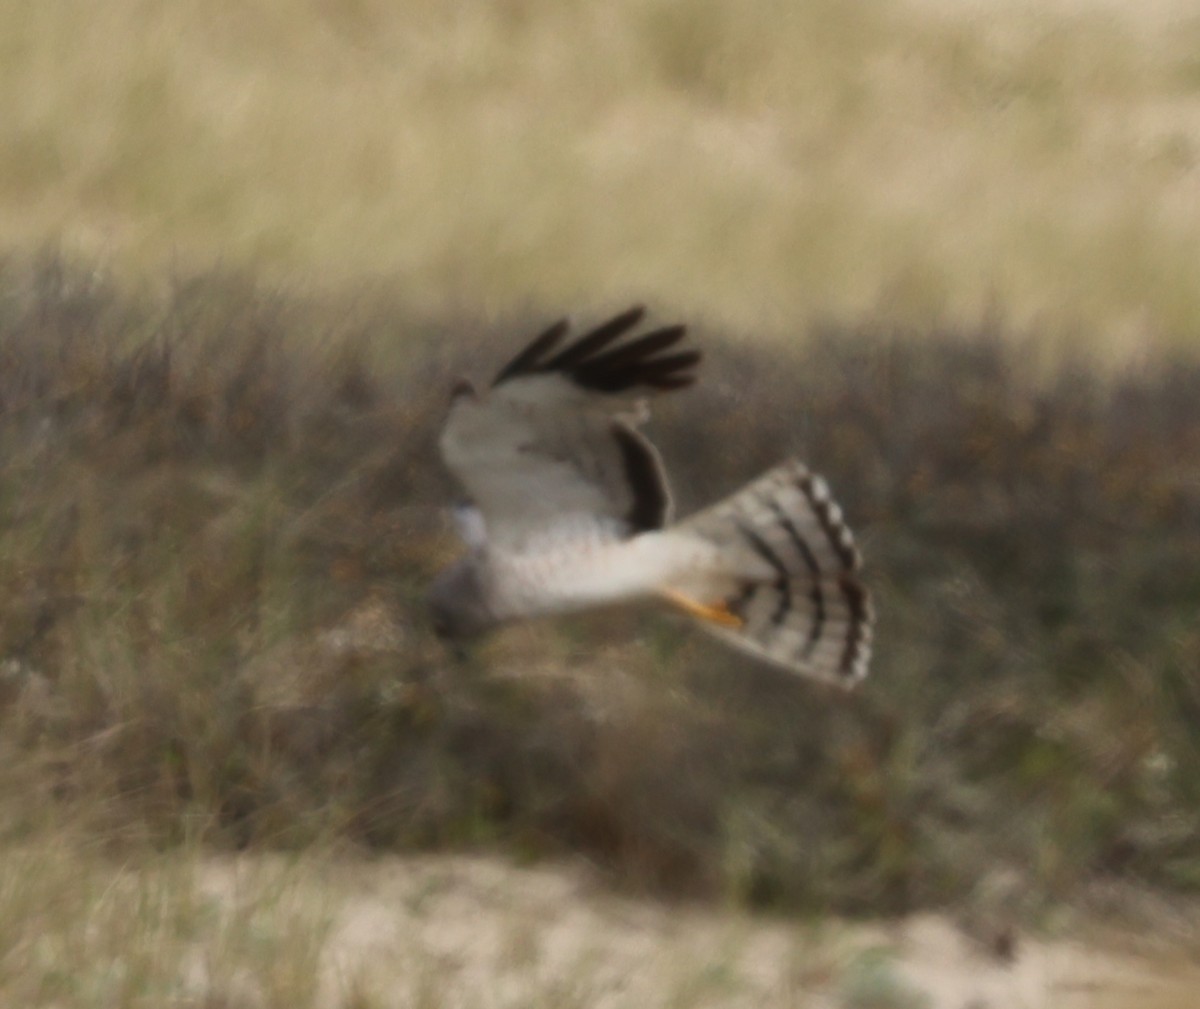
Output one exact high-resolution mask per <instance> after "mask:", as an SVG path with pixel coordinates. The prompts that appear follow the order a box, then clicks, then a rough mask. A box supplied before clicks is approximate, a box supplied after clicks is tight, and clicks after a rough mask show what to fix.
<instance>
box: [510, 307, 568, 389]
mask: <svg viewBox="0 0 1200 1009" xmlns="http://www.w3.org/2000/svg"><path fill="white" fill-rule="evenodd" d="M570 328H571V321H570V320H569V319H559V320H558V322H556V323H554V324H553V325H551V326H549V327H547V328H546V329H545V330H543V331H542V332H541V333H539V334H538V335H537V336H535V337H534V338H533V339H532V340H531V341H530V342H529V344H528V346H526V347H525V349H524V350H522V351H521V353H519V354H518V355H517V356H516V357H514V358H513V359H512V360H511V361H509V362H508V364H506V365H505V366H504V367H503V368H501V369H500V371H499V372H498V373H497V374H496V377H495V378H494V379H493V380H492V385H493V386H497V385H499V384H500V383H501V382H505V381H507V380H508V379H510V378H516V377H517V376H518V375H527V374H530V373H532V372H535V371H541V370H542V368H541V366H540V362H541V359H542V358H543V357H545V356H546V355H547V354H549V353H550V351H552V350H553V349H554V348H555V347H557V346H558V345H559V344H560V343H562V338H563V337H564V336H566V335H567V330H568V329H570Z"/></svg>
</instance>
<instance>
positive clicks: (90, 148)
mask: <svg viewBox="0 0 1200 1009" xmlns="http://www.w3.org/2000/svg"><path fill="white" fill-rule="evenodd" d="M992 6H994V5H967V6H966V7H960V6H959V5H957V4H939V3H933V2H924V3H918V2H915V0H914V2H911V3H907V4H906V3H901V2H890V3H878V4H871V5H870V6H869V7H867V8H860V7H858V6H847V5H846V4H842V3H834V2H817V3H810V4H803V5H797V4H794V3H791V2H786V0H759V2H756V3H753V4H740V5H732V4H726V3H721V2H717V0H713V2H706V3H702V4H691V5H689V6H688V8H687V11H686V13H683V12H681V11H680V10H678V9H677V6H676V5H674V4H671V3H667V2H662V0H651V2H643V0H621V2H616V3H611V4H605V5H604V6H603V7H602V8H598V7H595V6H594V5H581V4H560V3H557V2H553V0H513V2H508V3H503V4H489V5H478V4H476V5H469V4H442V3H406V4H394V3H386V2H382V0H354V2H350V0H340V2H338V0H331V2H320V3H318V2H314V3H310V4H303V5H298V4H294V3H285V2H282V0H275V2H263V3H258V4H254V5H243V4H235V3H229V2H223V0H186V2H180V3H174V4H169V5H168V4H147V3H143V2H139V0H115V2H112V3H106V4H103V5H90V6H87V7H84V8H81V7H80V5H78V4H73V3H66V2H61V0H53V2H48V3H40V4H36V5H29V4H25V5H19V4H8V5H5V6H4V8H3V9H2V10H0V106H2V107H3V108H4V109H5V110H6V111H5V115H4V116H0V217H2V218H3V219H4V221H5V235H4V241H5V242H6V243H9V244H16V245H25V246H28V245H29V244H31V243H39V242H43V241H46V240H50V241H57V242H61V243H62V245H63V246H64V247H65V248H66V249H68V250H72V251H80V250H81V251H83V252H85V253H88V254H89V255H95V254H103V255H106V256H111V257H112V259H113V260H114V261H115V262H116V263H117V264H118V265H120V266H121V267H122V268H134V269H137V270H139V271H141V272H143V273H145V274H148V275H150V276H158V275H159V274H160V271H161V267H162V264H163V263H164V261H170V262H182V263H183V264H185V265H191V266H195V265H196V264H204V265H207V264H209V263H211V262H212V261H214V260H218V259H219V260H220V261H222V262H226V263H234V264H253V265H254V267H255V268H256V269H259V268H263V267H270V268H273V269H276V270H278V271H280V272H281V273H285V274H288V275H292V276H294V275H296V274H297V273H299V274H301V275H306V276H309V277H313V278H321V279H322V280H327V279H330V278H332V279H334V280H336V279H338V278H345V277H347V276H355V277H360V276H363V275H364V274H371V275H378V276H380V277H384V278H386V279H387V282H388V283H389V284H391V285H395V286H396V287H397V288H398V289H400V290H401V291H402V292H403V294H404V296H405V297H406V298H407V299H408V300H409V302H410V303H420V304H422V305H424V306H426V307H427V308H432V309H435V310H436V309H442V308H444V307H446V306H448V305H449V306H455V305H461V304H467V305H469V306H478V305H483V306H489V307H492V308H500V309H512V308H514V307H526V306H529V305H533V306H539V307H549V308H557V307H559V306H561V305H562V304H563V303H564V302H567V301H582V302H584V303H587V304H593V303H596V302H597V301H603V300H605V299H607V298H610V297H614V296H618V297H622V298H623V297H627V296H628V295H629V294H631V293H639V294H643V295H648V296H652V297H653V298H654V299H655V300H656V301H659V302H664V301H665V302H667V303H672V304H676V305H684V306H687V308H688V310H689V312H690V313H695V312H700V313H701V314H703V315H705V316H707V317H709V318H712V319H714V320H724V321H726V322H732V323H735V324H737V325H738V326H739V327H740V328H744V329H749V328H752V327H760V328H763V329H765V330H768V331H775V332H795V322H796V320H797V319H804V318H808V317H811V316H814V315H817V316H826V315H834V316H837V317H847V316H850V317H859V316H861V315H862V314H863V313H865V312H869V313H878V314H881V315H883V316H884V317H886V318H890V319H894V320H907V321H914V322H925V321H928V320H931V319H938V320H942V321H947V322H953V321H956V320H957V321H966V322H968V323H972V322H974V321H976V320H978V319H979V318H980V317H981V316H982V315H983V314H984V313H987V312H990V311H1000V312H1002V313H1004V314H1005V315H1006V316H1009V317H1011V318H1013V319H1015V320H1017V322H1018V323H1019V324H1023V323H1025V322H1027V321H1029V320H1038V321H1039V328H1040V329H1041V330H1042V331H1043V332H1055V333H1060V332H1065V333H1067V334H1068V335H1069V334H1071V333H1073V332H1074V333H1078V334H1082V336H1081V339H1083V340H1084V341H1086V344H1087V345H1088V346H1089V347H1090V348H1092V349H1095V350H1097V351H1100V352H1103V351H1105V350H1115V351H1116V352H1118V353H1119V354H1121V355H1122V356H1123V355H1126V354H1128V353H1129V352H1131V351H1132V350H1136V349H1137V347H1138V345H1139V344H1140V342H1141V341H1142V340H1143V339H1145V338H1146V337H1148V336H1149V337H1166V338H1177V339H1191V338H1193V337H1194V334H1195V333H1196V331H1197V323H1198V322H1200V294H1198V293H1197V286H1196V284H1195V283H1194V270H1195V263H1196V262H1197V261H1200V206H1198V204H1197V201H1196V198H1195V193H1196V192H1197V191H1198V189H1200V175H1198V172H1200V147H1198V146H1197V141H1196V137H1197V135H1198V130H1197V124H1198V123H1200V70H1198V64H1197V61H1196V55H1195V54H1196V53H1197V52H1198V51H1200V20H1198V19H1197V17H1196V15H1195V13H1194V10H1193V6H1192V5H1191V4H1190V3H1188V2H1186V0H1179V2H1177V3H1173V2H1171V0H1163V2H1160V3H1157V4H1154V5H1150V6H1147V5H1118V4H1099V3H1087V4H1061V5H1036V6H1030V7H1025V6H1022V5H1008V4H1006V5H1003V9H1002V10H991V9H990V8H991V7H992Z"/></svg>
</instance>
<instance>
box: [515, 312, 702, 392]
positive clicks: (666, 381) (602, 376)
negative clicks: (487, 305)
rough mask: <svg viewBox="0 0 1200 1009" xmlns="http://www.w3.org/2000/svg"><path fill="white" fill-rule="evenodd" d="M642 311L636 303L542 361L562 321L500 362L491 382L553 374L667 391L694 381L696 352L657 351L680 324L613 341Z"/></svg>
mask: <svg viewBox="0 0 1200 1009" xmlns="http://www.w3.org/2000/svg"><path fill="white" fill-rule="evenodd" d="M645 314H646V312H645V309H644V308H642V307H641V306H640V305H638V306H635V307H633V308H631V309H629V310H627V311H625V312H622V313H621V314H620V315H618V316H615V317H614V318H612V319H609V320H608V321H607V322H605V323H603V324H602V325H600V326H597V327H596V328H595V329H593V330H591V331H590V332H588V333H585V334H584V335H583V336H581V337H580V338H579V339H578V340H576V341H575V342H574V343H572V344H570V345H569V346H567V347H565V348H564V349H563V350H561V351H559V352H558V354H556V355H555V356H554V357H551V358H550V359H549V360H545V358H546V355H547V354H549V353H550V352H551V351H552V350H554V349H555V348H556V347H557V346H558V344H559V343H560V342H561V341H562V338H563V336H564V335H565V333H566V331H567V323H566V320H563V321H561V322H558V323H556V324H555V325H554V326H551V327H550V328H549V329H548V330H546V331H545V332H544V333H542V334H541V335H540V336H538V337H537V338H536V339H535V340H534V341H533V342H532V343H530V344H529V346H528V347H526V348H525V349H524V350H522V351H521V353H520V354H518V355H517V356H516V357H515V358H513V360H512V361H510V362H509V363H508V364H507V365H505V367H504V368H503V369H501V371H500V373H499V374H498V375H497V376H496V379H495V381H494V382H493V383H492V385H493V386H497V385H500V384H501V383H502V382H507V381H508V380H509V379H513V378H519V377H522V376H525V375H544V374H550V373H552V372H560V373H562V374H564V375H567V376H568V377H569V378H570V379H571V380H572V381H573V382H574V383H575V384H576V385H579V386H581V387H582V388H584V389H594V390H596V391H598V392H612V393H615V392H625V391H626V390H628V389H633V388H636V387H638V386H645V387H647V388H651V389H658V390H660V391H666V390H670V389H682V388H683V387H685V386H688V385H691V384H692V382H694V381H695V376H694V375H693V374H691V369H692V368H694V367H695V366H696V365H697V364H698V363H699V362H700V352H699V351H695V350H689V351H682V352H677V353H674V354H665V355H664V354H662V351H664V350H667V349H668V348H670V347H673V346H675V344H677V343H679V342H680V341H681V340H682V339H683V338H684V337H685V336H686V335H687V330H686V328H685V327H683V326H667V327H664V328H663V329H656V330H654V331H652V332H650V333H646V334H644V335H643V336H640V337H638V338H637V339H635V340H631V341H628V342H626V343H623V344H620V343H617V341H618V340H620V338H621V337H623V336H624V335H625V334H626V333H628V332H629V331H630V330H631V329H633V328H634V327H635V326H636V325H637V324H638V323H639V322H641V321H642V318H643V317H644V316H645ZM613 344H617V345H616V346H613Z"/></svg>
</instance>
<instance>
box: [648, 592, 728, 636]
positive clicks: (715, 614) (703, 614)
mask: <svg viewBox="0 0 1200 1009" xmlns="http://www.w3.org/2000/svg"><path fill="white" fill-rule="evenodd" d="M661 592H662V597H663V598H664V599H665V600H667V602H669V603H671V605H673V606H678V607H679V609H681V610H683V612H684V613H687V614H689V615H691V616H693V617H698V618H699V619H701V620H707V621H708V622H709V623H713V624H720V625H721V626H722V627H735V628H736V627H741V626H742V624H743V623H744V622H745V621H743V620H742V618H741V617H739V616H737V615H736V614H734V613H730V612H729V608H728V607H727V606H726V605H725V603H724V602H719V603H716V604H715V605H712V606H710V605H708V604H707V603H702V602H700V601H699V600H696V599H693V598H692V597H691V596H686V595H684V594H683V593H682V592H677V591H676V590H675V589H662V590H661Z"/></svg>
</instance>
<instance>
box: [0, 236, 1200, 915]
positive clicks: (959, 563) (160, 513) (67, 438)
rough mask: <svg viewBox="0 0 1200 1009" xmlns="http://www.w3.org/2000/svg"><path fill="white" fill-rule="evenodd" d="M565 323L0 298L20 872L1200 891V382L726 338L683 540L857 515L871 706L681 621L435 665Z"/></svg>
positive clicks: (683, 436) (930, 351) (563, 637)
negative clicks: (149, 848) (389, 864)
mask: <svg viewBox="0 0 1200 1009" xmlns="http://www.w3.org/2000/svg"><path fill="white" fill-rule="evenodd" d="M542 322H544V320H542V319H536V320H513V319H510V320H502V321H500V322H496V321H492V322H490V323H487V324H485V322H484V321H483V320H480V319H470V318H462V319H447V318H442V319H439V320H430V319H428V318H421V317H420V316H417V315H414V314H411V313H406V312H405V311H404V309H403V306H400V305H397V304H395V303H389V302H387V301H386V300H385V299H380V298H378V297H375V296H367V295H364V294H362V293H359V292H354V291H348V292H345V293H343V294H340V295H336V296H335V295H327V296H323V297H322V298H320V299H314V298H308V299H306V298H302V297H300V296H299V295H290V294H287V293H283V292H279V291H265V290H261V289H257V288H256V287H255V286H254V284H252V283H250V282H249V281H247V280H245V279H244V278H239V277H236V276H231V275H225V274H209V275H205V276H201V277H198V278H192V279H186V280H180V281H178V282H176V283H175V284H174V286H173V288H172V291H171V293H170V294H169V296H167V297H165V298H164V297H158V296H150V295H139V294H136V293H131V292H130V291H128V290H125V289H122V288H119V287H117V286H114V285H113V284H111V283H109V282H108V281H107V280H105V279H104V278H103V277H101V276H99V275H97V274H94V273H90V272H88V271H86V270H81V269H76V268H71V267H68V266H66V265H64V264H63V263H62V262H61V261H59V260H56V259H49V260H46V261H44V262H43V263H41V264H40V265H38V266H36V267H34V268H29V267H27V266H24V265H21V264H18V263H16V262H9V263H6V264H4V265H2V266H0V361H2V362H3V366H2V368H0V837H3V838H5V839H8V840H15V839H18V838H21V837H36V836H37V832H38V830H39V829H40V827H41V826H43V825H44V824H45V823H46V822H47V821H50V822H58V821H61V820H62V819H63V818H72V819H76V820H79V821H80V822H82V823H85V824H86V826H87V829H88V830H91V831H93V832H94V833H95V836H96V837H97V838H98V839H100V840H101V841H102V842H103V843H104V844H108V845H112V846H114V847H115V848H116V849H117V850H124V848H126V847H127V846H130V845H133V846H140V845H147V844H149V845H154V846H159V845H173V844H175V843H177V842H180V841H183V840H186V841H189V842H197V843H201V844H205V845H211V846H215V847H217V848H236V847H243V846H255V847H257V848H262V847H268V848H293V847H300V846H306V845H311V844H314V843H339V844H340V843H349V844H354V845H362V846H366V847H368V848H380V849H414V848H442V847H447V846H448V847H464V846H469V847H476V846H481V845H482V846H498V847H500V848H502V849H504V850H507V851H509V852H514V853H517V854H520V855H523V856H528V857H538V856H541V855H545V854H552V853H556V852H566V851H572V852H582V853H584V854H586V855H587V856H588V857H589V858H590V859H592V860H593V861H594V862H595V863H596V864H597V865H599V866H602V867H603V868H604V869H605V870H606V871H607V872H608V874H609V876H610V878H611V879H612V880H613V881H614V882H616V883H618V884H620V885H625V886H633V887H645V888H649V889H653V890H656V891H659V892H677V893H690V894H706V895H726V896H729V897H731V898H733V899H735V900H739V901H745V902H748V903H750V904H753V905H756V906H773V907H802V908H829V909H838V910H842V911H846V910H863V911H866V910H870V911H872V912H882V911H891V910H901V909H904V908H910V907H914V906H930V905H936V904H941V903H945V902H955V903H959V902H964V903H965V902H969V901H970V900H971V899H973V895H974V894H976V893H977V891H978V889H979V887H980V886H982V885H983V884H984V883H986V882H987V881H988V880H989V879H992V878H994V877H995V876H996V874H997V873H998V872H1004V873H1009V874H1011V875H1012V876H1013V877H1014V878H1015V879H1016V880H1017V887H1016V888H1017V890H1018V892H1019V894H1020V901H1019V903H1020V913H1022V914H1026V913H1027V914H1035V913H1037V911H1038V910H1039V909H1041V908H1043V907H1044V906H1046V904H1047V903H1048V902H1051V903H1052V902H1060V901H1068V902H1069V901H1071V900H1073V899H1075V898H1076V897H1077V896H1078V895H1079V894H1081V893H1083V892H1085V891H1086V890H1087V888H1088V887H1089V886H1090V885H1091V884H1093V883H1096V882H1097V881H1101V882H1102V881H1109V880H1123V881H1134V882H1137V883H1139V884H1144V885H1148V886H1153V887H1161V888H1164V889H1170V890H1195V889H1196V888H1198V887H1200V624H1198V623H1197V620H1196V613H1197V609H1198V607H1200V405H1198V404H1197V401H1196V397H1195V389H1196V388H1198V387H1200V366H1197V364H1196V363H1194V362H1193V361H1190V360H1185V359H1182V358H1181V359H1175V360H1163V361H1159V362H1155V363H1152V364H1146V365H1145V366H1143V367H1141V368H1139V369H1136V370H1126V371H1125V372H1123V373H1121V374H1120V375H1115V376H1114V375H1107V376H1105V377H1101V376H1100V375H1099V374H1098V373H1097V371H1096V370H1095V369H1093V368H1092V367H1091V366H1090V365H1089V363H1088V362H1086V361H1083V360H1079V361H1077V362H1074V363H1073V364H1071V363H1069V364H1067V365H1066V366H1064V367H1062V368H1060V369H1059V370H1057V371H1055V372H1054V373H1053V374H1049V375H1048V374H1046V373H1045V372H1044V370H1042V369H1039V368H1038V366H1037V360H1038V357H1039V355H1038V353H1037V346H1036V343H1035V341H1034V339H1033V337H1031V336H1022V335H1020V334H1001V333H1000V332H996V331H991V330H987V329H981V330H978V331H974V332H944V333H937V334H933V335H928V334H926V335H923V336H922V338H920V339H913V338H912V334H909V333H904V332H896V331H888V330H879V331H874V330H870V329H867V330H855V329H850V328H843V327H827V328H824V329H818V330H817V331H816V332H814V333H812V334H811V335H810V338H809V339H806V340H805V341H803V346H797V347H796V348H793V349H791V350H779V349H778V348H776V349H775V350H773V351H772V352H770V353H768V352H767V351H766V350H765V349H755V348H754V347H752V346H748V345H747V344H746V343H745V341H736V340H730V339H727V338H726V337H723V336H722V335H721V334H719V333H716V332H705V331H704V330H703V327H701V328H700V330H699V331H698V333H697V337H696V338H697V341H698V342H699V343H700V344H701V345H702V346H703V347H704V348H705V351H706V354H707V365H706V368H707V371H706V381H705V382H704V383H702V385H701V387H699V388H698V389H697V390H696V391H695V392H693V393H689V394H687V395H684V396H679V397H675V398H674V399H673V400H666V401H664V402H663V403H662V404H661V405H662V409H660V410H659V411H658V413H657V416H656V419H655V421H654V424H653V428H652V433H653V435H654V437H655V438H656V440H657V441H658V443H659V445H660V446H661V448H662V450H663V453H664V456H665V457H666V459H667V460H668V462H669V465H670V468H671V471H672V473H673V475H674V479H675V483H676V489H677V492H678V496H679V499H680V504H681V510H682V511H684V512H686V511H687V510H688V509H689V508H690V507H694V506H696V505H697V504H699V503H700V502H703V501H706V500H710V499H712V498H715V497H717V496H718V495H721V494H724V493H727V492H729V491H731V490H733V489H735V488H736V487H737V486H738V485H739V484H740V483H741V482H742V481H744V480H746V479H748V478H749V477H751V476H753V475H754V474H755V473H757V472H758V471H760V470H761V469H763V468H765V467H767V466H768V465H770V464H771V463H773V462H775V461H777V460H778V459H780V458H781V457H783V456H785V455H787V454H789V453H800V454H802V455H803V456H804V457H805V458H806V459H807V460H808V461H810V463H811V464H812V465H813V466H814V467H815V468H817V469H818V470H820V471H822V472H824V473H825V474H827V476H828V477H829V479H830V482H831V484H832V485H833V487H834V488H835V489H836V492H837V495H838V497H839V499H840V501H841V502H842V504H843V506H844V507H845V509H846V511H847V514H848V515H849V516H850V519H851V522H852V524H853V525H854V527H855V528H856V529H857V530H858V531H859V533H860V540H861V543H862V545H863V548H864V551H865V554H866V556H867V564H868V567H867V572H868V577H869V580H870V582H871V584H872V586H873V588H874V590H875V592H876V594H877V602H878V609H879V613H880V626H879V630H878V650H877V658H876V661H875V664H874V669H873V675H872V678H871V679H870V680H869V681H868V682H867V683H866V684H865V685H864V687H863V689H862V690H860V691H859V692H857V693H856V694H854V695H852V696H842V695H839V694H833V693H830V692H827V691H825V690H823V689H822V688H819V687H816V686H814V685H812V684H808V683H804V682H798V681H794V680H792V679H790V678H788V677H785V676H782V675H780V674H778V673H777V672H775V671H773V670H770V669H765V668H760V667H758V666H755V665H753V664H752V663H750V662H748V661H747V660H746V659H745V658H743V657H740V656H738V655H736V654H733V653H731V652H728V651H726V650H723V649H722V648H721V647H719V646H717V645H715V644H714V643H713V642H712V641H710V640H709V639H708V638H706V637H704V636H703V635H701V634H699V633H697V632H695V631H694V630H693V629H691V628H689V627H686V626H684V625H682V624H680V623H678V622H676V620H675V619H674V618H672V617H670V616H667V615H660V614H646V613H641V612H634V613H622V612H614V613H605V614H600V615H597V616H595V617H591V618H579V619H575V620H569V621H560V622H556V623H551V624H541V625H534V626H529V627H519V628H514V629H511V630H509V631H506V632H504V633H503V634H500V635H498V636H496V637H495V638H494V639H493V640H492V641H490V642H489V643H488V644H487V645H485V646H484V647H483V648H482V649H481V650H480V651H479V652H478V653H477V654H475V655H474V656H473V657H472V658H471V659H470V660H469V661H467V662H465V663H456V662H454V661H453V660H452V659H451V658H450V657H448V656H447V655H445V654H444V653H443V652H442V651H441V650H440V649H439V647H438V646H437V644H436V642H435V641H433V640H432V638H431V635H430V633H429V632H428V630H427V628H426V627H425V624H424V620H423V613H422V607H421V595H422V592H423V589H424V586H425V585H426V583H427V580H428V578H429V576H430V573H431V572H432V571H433V570H435V569H436V568H437V567H438V566H439V565H440V564H442V563H444V562H445V561H446V560H447V559H448V558H449V557H450V556H451V555H452V554H453V553H454V551H455V546H454V544H453V542H452V539H451V537H450V535H449V533H448V530H447V528H446V527H445V525H444V522H443V518H442V514H441V506H442V504H443V502H444V501H445V500H446V499H447V497H448V495H449V494H450V493H451V487H450V483H449V480H448V478H447V477H446V476H445V475H444V474H443V473H442V471H441V468H440V465H439V463H438V461H437V457H436V450H435V436H436V431H437V428H438V425H439V423H440V419H441V415H442V411H443V409H444V407H445V393H446V386H447V381H448V379H450V378H452V377H453V375H454V374H455V373H456V372H458V371H473V372H475V373H477V374H486V373H487V372H488V370H489V369H490V368H492V367H494V366H495V365H496V364H497V363H498V362H500V361H502V360H503V359H504V358H505V356H506V354H508V353H509V352H511V348H512V345H513V342H514V341H516V340H518V339H519V338H520V336H521V335H522V334H523V333H525V332H526V331H527V330H529V329H532V328H533V327H534V326H536V325H538V324H540V323H542ZM485 333H486V334H488V335H486V336H485V335H481V334H485ZM727 336H728V334H727Z"/></svg>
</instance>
